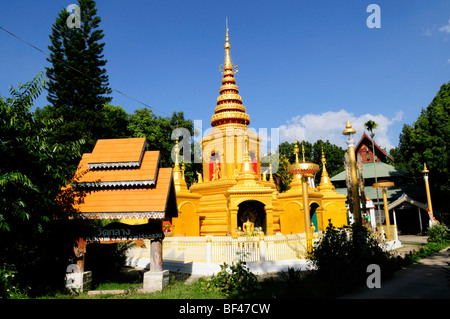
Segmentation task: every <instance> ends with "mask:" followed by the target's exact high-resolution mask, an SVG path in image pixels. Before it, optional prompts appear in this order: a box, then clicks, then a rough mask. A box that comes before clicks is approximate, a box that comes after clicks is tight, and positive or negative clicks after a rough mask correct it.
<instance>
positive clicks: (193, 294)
mask: <svg viewBox="0 0 450 319" xmlns="http://www.w3.org/2000/svg"><path fill="white" fill-rule="evenodd" d="M448 246H449V243H445V244H440V245H439V244H426V245H424V246H423V247H421V248H420V249H419V251H413V252H411V253H408V254H406V255H405V256H404V257H397V260H398V264H397V266H398V269H401V268H404V267H407V266H409V265H411V264H413V263H415V262H417V261H418V260H420V259H422V258H426V257H428V256H430V255H432V254H434V253H436V252H438V251H440V250H442V249H444V248H445V247H448ZM186 279H187V277H186V276H184V277H183V276H180V275H179V274H171V278H170V283H169V285H168V286H167V287H165V288H164V289H163V290H161V291H157V292H153V293H143V292H141V291H140V288H142V281H140V280H139V281H130V282H128V283H127V282H119V283H111V282H108V283H100V284H98V285H97V286H96V287H94V289H96V290H119V289H120V290H124V291H125V293H124V294H120V295H113V294H102V295H94V296H90V295H88V294H87V293H81V294H76V295H71V294H64V293H59V294H56V295H53V296H44V297H41V298H39V299H226V298H227V297H226V296H225V295H224V294H222V293H221V292H220V291H218V290H214V289H206V288H205V286H206V281H207V278H206V277H201V278H199V279H197V280H195V281H193V282H192V283H187V282H186ZM259 282H260V285H261V290H259V291H258V293H257V294H255V295H253V296H252V298H258V299H273V298H276V299H296V298H297V299H298V298H308V299H324V298H330V297H331V298H334V297H333V296H329V295H327V293H326V283H323V282H320V281H318V280H317V278H316V277H315V276H314V272H310V273H308V272H301V273H300V272H298V273H297V272H295V271H292V272H290V273H289V272H286V273H284V274H281V276H265V277H264V278H261V277H259Z"/></svg>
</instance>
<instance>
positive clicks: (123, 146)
mask: <svg viewBox="0 0 450 319" xmlns="http://www.w3.org/2000/svg"><path fill="white" fill-rule="evenodd" d="M145 146H146V139H145V138H144V137H143V138H118V139H105V140H98V141H97V143H96V144H95V147H94V150H93V151H92V155H91V158H90V159H89V162H88V164H89V166H90V167H94V168H97V167H103V168H106V167H136V166H138V165H139V163H140V161H141V159H142V155H143V153H144V150H145Z"/></svg>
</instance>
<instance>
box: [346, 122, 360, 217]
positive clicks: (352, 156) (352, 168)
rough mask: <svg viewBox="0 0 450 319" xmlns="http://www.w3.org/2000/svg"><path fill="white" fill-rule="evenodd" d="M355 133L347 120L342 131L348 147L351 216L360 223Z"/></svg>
mask: <svg viewBox="0 0 450 319" xmlns="http://www.w3.org/2000/svg"><path fill="white" fill-rule="evenodd" d="M355 133H356V130H355V129H354V128H352V126H351V124H350V121H347V124H346V125H345V130H344V131H342V134H343V135H348V138H347V142H346V143H347V147H348V157H349V159H350V176H351V181H352V196H353V218H354V221H355V223H359V224H361V223H362V221H361V208H360V205H361V204H360V200H359V190H358V173H357V171H356V154H355V140H354V139H353V138H352V135H353V134H355Z"/></svg>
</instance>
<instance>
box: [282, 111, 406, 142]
mask: <svg viewBox="0 0 450 319" xmlns="http://www.w3.org/2000/svg"><path fill="white" fill-rule="evenodd" d="M402 117H403V112H401V111H400V112H397V113H396V115H395V117H394V118H392V119H388V118H387V117H386V116H384V115H382V114H378V115H373V114H370V113H367V114H363V115H360V116H355V115H354V114H353V113H351V112H348V111H346V110H340V111H338V112H332V111H329V112H325V113H321V114H306V115H303V116H301V115H298V116H296V117H293V118H292V119H291V120H289V121H287V123H286V124H285V125H281V126H280V127H279V130H280V132H279V134H280V142H284V141H288V142H291V143H292V142H293V141H294V139H295V138H297V140H299V141H301V140H306V141H308V142H311V143H314V142H315V141H317V140H323V141H326V140H329V141H330V142H331V143H333V144H336V145H338V146H340V147H342V148H344V149H346V148H347V145H346V144H345V141H346V137H345V136H344V135H342V131H343V130H344V129H345V124H346V123H347V120H349V121H350V123H351V125H352V127H353V128H354V129H355V130H356V134H355V136H354V139H355V140H356V142H358V141H359V139H360V138H361V136H362V134H363V132H364V123H366V122H367V121H369V120H372V121H375V122H376V123H377V124H378V126H377V128H376V129H375V130H374V133H375V138H374V139H375V142H376V143H377V144H378V145H379V146H380V147H381V148H386V149H387V150H389V149H391V148H393V147H394V146H393V145H392V143H391V141H390V140H389V138H388V135H387V132H388V128H389V126H390V125H392V124H393V123H394V122H398V121H401V119H402Z"/></svg>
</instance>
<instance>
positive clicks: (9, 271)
mask: <svg viewBox="0 0 450 319" xmlns="http://www.w3.org/2000/svg"><path fill="white" fill-rule="evenodd" d="M16 274H17V271H16V269H15V267H14V266H13V265H8V264H3V266H2V267H1V268H0V299H21V298H27V293H26V290H25V289H20V288H19V287H18V283H17V281H16V279H15V276H16Z"/></svg>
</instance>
